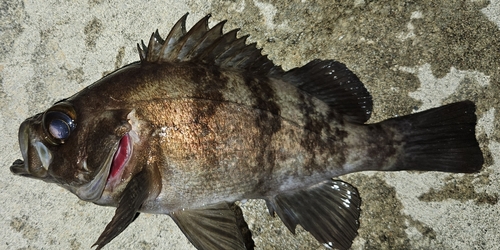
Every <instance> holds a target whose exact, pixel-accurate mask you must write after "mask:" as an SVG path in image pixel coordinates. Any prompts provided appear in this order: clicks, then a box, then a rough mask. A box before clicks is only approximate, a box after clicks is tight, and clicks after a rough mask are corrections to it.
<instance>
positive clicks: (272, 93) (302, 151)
mask: <svg viewBox="0 0 500 250" xmlns="http://www.w3.org/2000/svg"><path fill="white" fill-rule="evenodd" d="M186 17H187V15H185V16H184V17H183V18H181V19H180V20H179V21H178V22H177V24H176V25H175V26H174V28H173V29H172V31H171V32H170V33H169V35H168V36H167V37H166V39H165V40H164V39H162V38H161V37H160V36H159V34H158V33H157V32H155V33H154V34H153V35H152V37H151V39H150V41H149V44H148V45H147V46H146V45H144V44H142V46H139V54H140V58H141V61H140V62H136V63H132V64H130V65H127V66H124V67H123V68H121V69H118V70H116V71H115V72H113V73H111V74H109V75H107V76H105V77H104V78H102V79H101V80H99V81H97V82H95V83H94V84H92V85H90V86H88V87H87V88H85V89H83V90H82V91H80V92H78V93H77V94H75V95H73V96H72V97H69V98H67V99H64V100H61V101H60V102H58V103H56V104H54V106H53V107H51V108H49V109H48V110H47V111H45V112H44V113H41V114H37V115H35V116H33V117H31V118H28V119H27V120H26V121H25V122H23V123H22V124H21V127H20V129H19V144H20V147H21V153H22V155H23V158H24V161H23V160H17V161H15V162H14V164H13V165H12V167H11V171H12V172H14V173H16V174H19V175H23V176H28V177H33V178H38V179H42V180H44V181H47V182H54V183H57V184H59V185H60V186H62V187H64V188H66V189H68V190H70V191H71V192H73V193H75V194H76V195H77V196H78V197H79V198H80V199H82V200H86V201H91V202H94V203H96V204H100V205H106V206H116V207H117V210H116V214H115V216H114V217H113V219H112V221H111V222H110V223H109V224H108V226H107V227H106V229H105V231H104V232H103V233H102V234H101V236H100V237H99V239H98V241H97V242H96V245H97V248H98V249H99V248H101V247H103V246H104V245H106V244H107V243H109V242H110V241H111V240H112V239H113V238H114V237H116V236H117V235H118V234H119V233H121V232H122V231H123V230H124V229H125V228H126V227H127V226H128V225H129V224H130V223H131V222H132V221H133V219H134V218H135V217H136V214H137V213H138V212H147V213H162V214H168V215H170V216H171V217H172V218H173V219H174V221H175V222H176V223H177V225H179V227H180V228H181V230H182V231H183V232H184V233H185V234H186V236H187V237H188V238H189V240H190V241H191V242H192V243H193V245H194V246H195V247H197V248H199V249H252V248H253V241H252V239H251V234H250V231H249V230H248V227H247V225H246V223H245V221H244V218H243V216H242V215H241V211H240V210H239V208H238V207H237V206H236V205H235V204H234V202H235V201H238V200H242V199H265V200H266V203H267V206H268V209H269V211H270V213H271V214H272V215H273V214H277V215H278V216H279V217H280V218H281V219H282V221H283V222H284V223H285V224H286V226H287V227H288V228H289V229H290V230H291V231H292V232H294V230H295V227H296V226H297V225H298V224H300V225H301V226H302V227H303V228H305V229H306V230H307V231H309V232H310V233H311V234H312V235H313V236H314V237H315V238H316V239H317V240H318V241H319V242H321V243H323V244H325V246H327V247H332V248H338V249H347V248H349V247H350V245H351V244H352V240H353V239H354V237H355V236H356V231H357V229H358V227H359V222H358V218H359V213H360V210H359V207H360V198H359V194H358V193H357V190H356V189H355V188H354V187H352V186H351V185H349V184H347V183H345V182H342V181H339V180H332V179H331V178H332V177H336V176H340V175H343V174H347V173H352V172H357V171H364V170H382V171H395V170H430V171H446V172H458V173H472V172H477V171H479V170H480V169H481V166H482V163H483V156H482V153H481V150H480V149H479V146H478V143H477V140H476V138H475V124H476V116H475V114H474V112H475V106H474V104H473V103H472V102H470V101H463V102H458V103H454V104H449V105H446V106H443V107H439V108H435V109H431V110H428V111H424V112H421V113H417V114H412V115H409V116H402V117H398V118H393V119H389V120H386V121H383V122H380V123H376V124H365V122H366V121H367V120H368V119H369V117H370V114H371V110H372V99H371V96H370V94H369V93H368V91H367V90H366V88H365V87H364V86H363V84H362V83H361V82H360V81H359V79H358V78H357V77H356V76H355V75H354V73H352V72H351V71H350V70H348V69H347V68H346V66H345V65H344V64H342V63H339V62H337V61H332V60H314V61H311V62H310V63H308V64H306V65H304V66H303V67H300V68H295V69H292V70H290V71H286V72H285V71H283V70H282V69H281V68H280V67H278V66H275V65H274V64H273V63H272V62H271V61H270V60H269V59H267V57H265V56H263V55H262V54H261V53H260V50H258V49H256V47H255V44H250V45H247V44H246V43H245V40H246V36H245V37H242V38H237V37H236V33H237V31H235V30H234V31H230V32H228V33H225V34H224V33H222V27H223V25H224V22H221V23H219V24H217V25H215V26H214V27H213V28H211V29H209V28H208V18H209V16H207V17H205V18H203V19H202V20H200V21H199V22H198V23H197V24H195V26H194V27H193V28H192V29H191V30H189V31H186V30H185V20H186ZM215 229H217V230H215Z"/></svg>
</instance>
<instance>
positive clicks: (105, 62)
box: [0, 0, 500, 249]
mask: <svg viewBox="0 0 500 250" xmlns="http://www.w3.org/2000/svg"><path fill="white" fill-rule="evenodd" d="M126 2H128V3H126ZM185 12H190V13H191V15H190V16H189V18H188V26H189V27H190V26H191V25H192V24H193V23H194V22H195V21H197V20H198V19H199V18H201V17H202V16H204V15H205V14H207V13H212V14H213V18H212V25H213V24H214V23H215V22H218V21H221V20H224V19H228V20H229V22H228V24H227V28H236V27H241V28H242V32H241V33H240V34H247V33H248V34H250V35H251V40H252V41H256V42H258V44H259V46H260V47H263V48H264V52H265V53H267V54H269V55H270V57H271V58H272V59H273V60H274V61H275V62H276V63H278V64H281V65H283V66H284V68H287V69H289V68H291V67H295V66H299V65H302V64H304V63H306V62H307V61H309V60H311V59H314V58H334V59H337V60H339V61H342V62H344V63H345V64H347V65H348V67H350V68H351V69H352V70H353V71H354V72H356V73H357V75H358V76H359V77H360V79H361V80H362V81H363V82H364V83H365V84H366V86H367V88H368V89H369V90H370V91H371V93H372V95H373V99H374V103H375V107H374V114H373V116H372V119H371V120H370V122H376V121H380V120H382V119H386V118H389V117H393V116H396V115H403V114H408V113H411V112H414V111H417V110H423V109H427V108H429V107H435V106H439V105H441V104H444V103H449V102H453V101H458V100H464V99H470V100H473V101H475V102H476V103H477V105H478V110H477V115H478V118H479V124H478V126H477V128H478V130H477V136H478V138H479V140H480V144H481V147H482V149H483V150H484V154H485V158H486V163H485V165H484V169H483V171H482V172H481V173H479V174H475V175H462V174H446V173H408V172H397V173H375V172H370V173H361V174H352V175H349V176H344V177H343V179H344V180H347V181H349V182H350V183H352V184H353V185H355V186H357V187H358V189H359V191H360V193H361V196H362V200H363V207H362V209H363V211H362V214H361V228H360V230H359V237H358V238H356V240H355V242H354V245H353V247H352V249H498V246H500V237H498V235H500V227H499V226H498V224H499V222H500V205H499V204H498V193H499V190H500V129H499V128H500V122H499V117H500V30H499V29H500V28H499V27H500V1H499V0H491V1H481V0H477V1H471V0H469V1H429V0H424V1H388V0H385V1H363V0H353V1H330V0H318V1H310V0H302V1H298V0H296V1H284V0H273V1H270V0H231V1H204V0H190V1H173V0H171V1H167V0H154V1H137V0H134V1H115V0H107V1H105V0H89V1H86V2H85V1H60V0H48V1H28V0H27V1H21V0H11V1H7V0H2V2H1V3H0V44H1V45H0V110H1V111H0V131H1V133H2V134H1V135H2V140H1V141H0V160H1V162H2V164H3V166H2V167H1V168H0V202H1V204H0V228H1V229H2V230H0V249H89V247H90V246H91V245H92V244H93V243H94V241H95V240H96V239H97V237H98V236H99V234H100V233H101V231H102V230H103V229H104V227H105V225H106V224H107V222H108V221H109V220H110V219H111V217H112V215H113V213H114V209H113V208H106V207H99V206H96V205H93V204H90V203H85V202H82V201H79V200H78V199H77V198H76V197H75V196H73V195H72V194H70V193H69V192H67V191H65V190H63V189H62V188H60V187H58V186H56V185H53V184H52V185H51V184H47V183H44V182H41V181H37V180H31V179H27V178H21V177H18V176H14V175H12V174H11V173H10V171H9V166H10V165H11V163H12V162H13V161H14V160H15V159H18V158H20V157H21V154H20V152H19V149H18V143H17V129H18V126H19V124H20V123H21V122H22V121H23V120H24V119H25V118H27V117H28V116H31V115H33V114H35V113H37V112H40V111H43V110H45V109H46V108H48V107H50V105H51V104H52V103H53V102H55V101H57V100H59V99H62V98H64V97H68V96H70V95H72V94H73V93H75V92H77V91H79V90H80V89H82V88H83V87H85V86H87V85H89V84H90V83H92V82H94V81H95V80H97V79H99V78H100V77H101V76H103V75H104V74H106V73H107V72H110V71H112V70H114V69H115V68H117V67H120V66H123V65H125V64H127V63H130V62H133V61H136V60H138V58H139V57H138V54H137V52H136V48H135V44H136V43H137V42H138V41H140V39H148V38H149V36H150V34H151V32H153V31H154V30H155V29H156V28H158V29H159V30H160V33H161V34H163V35H165V33H166V32H167V31H168V30H170V28H171V26H172V25H173V23H174V22H175V21H176V20H177V19H178V18H180V17H181V15H182V14H184V13H185ZM226 30H228V29H226ZM243 209H244V213H245V216H246V217H247V222H248V224H249V225H250V227H251V229H252V230H253V234H254V239H255V242H256V244H257V246H258V248H259V249H323V247H322V246H321V245H319V244H318V243H317V242H316V241H315V240H314V239H312V238H311V237H310V236H309V235H308V234H307V233H306V232H304V231H303V230H302V231H301V230H299V233H298V234H297V235H296V236H293V235H291V234H290V233H289V232H288V231H287V230H286V228H285V227H284V225H283V224H282V223H281V222H280V221H279V220H278V219H276V218H274V219H273V218H271V217H270V216H269V215H268V214H267V211H266V208H265V206H264V203H263V202H261V201H250V202H248V203H246V204H244V205H243ZM190 247H191V246H189V243H188V241H187V239H186V238H185V237H184V236H183V235H182V233H181V232H180V231H179V229H177V227H176V226H175V224H174V223H173V222H172V220H171V219H170V218H169V217H168V216H159V215H144V214H143V215H142V216H140V217H139V218H138V219H137V220H136V222H134V223H133V224H132V225H131V226H130V227H129V228H128V229H126V230H125V232H124V233H122V234H121V235H120V236H119V237H117V238H116V239H115V240H114V241H112V242H111V244H109V245H108V246H107V248H106V249H189V248H190Z"/></svg>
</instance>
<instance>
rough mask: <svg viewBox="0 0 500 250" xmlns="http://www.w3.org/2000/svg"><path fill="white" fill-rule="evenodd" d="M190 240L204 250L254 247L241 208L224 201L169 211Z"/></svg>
mask: <svg viewBox="0 0 500 250" xmlns="http://www.w3.org/2000/svg"><path fill="white" fill-rule="evenodd" d="M170 216H171V217H172V218H173V219H174V221H175V223H177V225H178V226H179V228H180V229H181V230H182V232H183V233H184V234H185V235H186V237H187V238H188V239H189V241H190V242H191V243H192V244H193V245H194V246H195V247H196V248H197V249H203V250H219V249H253V248H254V242H253V240H252V236H251V233H250V230H249V229H248V225H247V224H246V222H245V220H244V219H243V214H242V212H241V209H240V208H239V207H238V206H237V205H235V204H228V203H226V202H223V203H218V204H215V205H209V206H205V207H203V208H197V209H186V210H181V211H176V212H172V213H170Z"/></svg>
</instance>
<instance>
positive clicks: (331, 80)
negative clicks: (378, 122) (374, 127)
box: [282, 59, 373, 123]
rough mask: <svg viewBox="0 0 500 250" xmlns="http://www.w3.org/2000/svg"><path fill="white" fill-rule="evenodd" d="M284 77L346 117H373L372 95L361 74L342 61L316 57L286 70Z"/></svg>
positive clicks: (360, 120)
mask: <svg viewBox="0 0 500 250" xmlns="http://www.w3.org/2000/svg"><path fill="white" fill-rule="evenodd" d="M282 78H283V80H285V81H286V82H288V83H291V84H293V85H295V86H296V87H297V88H299V89H301V90H302V91H305V92H307V93H309V94H311V95H313V96H315V97H316V98H318V99H320V100H322V101H324V102H325V103H326V104H328V105H329V106H330V107H331V108H332V109H334V110H336V111H337V112H339V113H340V114H341V115H342V117H343V118H344V120H346V121H349V122H355V123H365V122H366V121H368V119H370V115H371V113H372V108H373V102H372V97H371V95H370V93H369V92H368V90H367V89H366V88H365V86H364V85H363V83H362V82H361V81H360V80H359V78H358V77H357V76H356V75H355V74H354V73H353V72H352V71H350V70H349V69H348V68H347V67H346V66H345V65H344V64H343V63H340V62H337V61H334V60H318V59H316V60H313V61H311V62H309V63H308V64H306V65H304V66H302V67H299V68H294V69H291V70H290V71H287V72H286V73H285V74H284V75H283V76H282Z"/></svg>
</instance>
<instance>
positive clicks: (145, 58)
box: [137, 14, 283, 75]
mask: <svg viewBox="0 0 500 250" xmlns="http://www.w3.org/2000/svg"><path fill="white" fill-rule="evenodd" d="M187 15H188V14H185V15H184V16H183V17H181V19H179V21H177V23H176V24H175V25H174V27H173V28H172V30H171V31H170V33H169V34H168V35H167V37H166V39H165V40H163V39H162V38H161V36H160V34H159V33H158V30H157V31H155V32H154V33H153V34H152V35H151V38H150V39H149V43H148V45H147V46H146V45H145V44H144V42H143V41H141V45H139V44H137V48H138V50H139V56H140V58H141V62H143V63H145V62H148V63H163V62H186V61H199V62H204V63H208V64H215V65H217V66H220V67H223V68H236V69H244V70H249V71H252V72H254V73H261V74H268V75H272V74H275V73H282V72H283V70H282V69H281V67H280V66H276V65H274V63H273V62H272V61H271V60H269V59H268V58H267V56H264V55H262V53H261V51H262V49H257V47H256V46H255V45H256V44H255V43H251V44H248V45H247V44H246V39H247V38H248V36H242V37H240V38H237V33H238V31H239V30H238V29H235V30H231V31H229V32H227V33H223V32H222V28H223V27H224V24H225V23H226V21H222V22H220V23H218V24H217V25H215V26H214V27H212V28H211V29H210V28H209V27H208V19H209V18H210V15H207V16H205V17H204V18H202V19H201V20H200V21H198V23H196V24H195V25H194V26H193V27H192V28H191V29H190V30H189V31H186V18H187Z"/></svg>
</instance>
